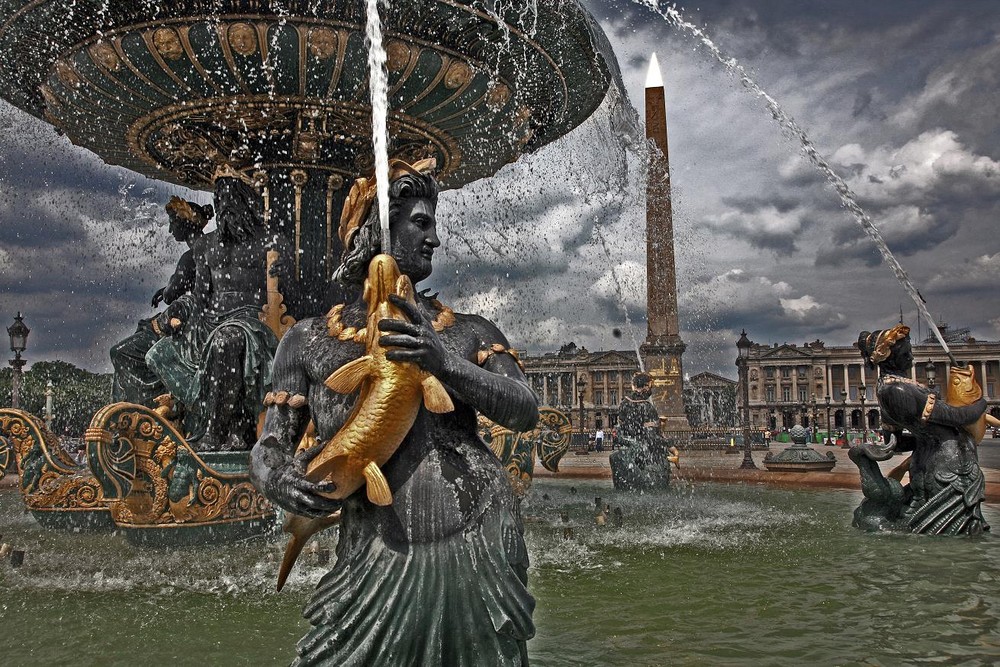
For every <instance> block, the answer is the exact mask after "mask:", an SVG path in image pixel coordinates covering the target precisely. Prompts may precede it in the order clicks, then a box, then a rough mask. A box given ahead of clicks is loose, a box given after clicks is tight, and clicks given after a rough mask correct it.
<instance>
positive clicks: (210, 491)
mask: <svg viewBox="0 0 1000 667" xmlns="http://www.w3.org/2000/svg"><path fill="white" fill-rule="evenodd" d="M87 454H88V460H89V461H90V464H91V467H92V468H93V469H94V473H95V475H96V476H97V478H98V479H99V480H100V481H101V485H102V487H103V488H104V489H105V493H106V494H107V496H108V498H109V499H110V500H111V502H110V504H109V507H110V510H111V516H112V518H113V519H114V521H115V523H116V524H118V525H119V526H122V527H128V528H155V527H163V526H169V525H176V524H184V525H189V526H194V525H211V524H216V523H232V522H237V521H252V520H268V521H269V520H271V519H273V517H274V512H273V510H272V509H271V506H270V504H269V503H268V502H267V500H265V499H264V497H263V496H262V495H261V494H260V493H258V492H257V490H256V489H255V488H254V487H253V485H252V484H251V483H250V480H249V477H248V475H247V463H248V460H247V454H246V453H245V452H242V453H240V452H216V453H204V454H201V455H199V454H197V453H196V452H195V451H194V450H193V449H191V447H190V446H189V445H188V443H187V441H185V440H184V438H183V436H181V434H180V433H179V432H178V431H177V430H176V429H175V427H174V425H173V423H172V422H170V421H168V420H166V419H164V417H163V416H162V415H161V414H159V413H157V412H156V411H153V410H150V409H148V408H146V407H144V406H141V405H133V404H131V403H115V404H113V405H109V406H107V407H105V408H104V409H102V410H101V411H100V412H98V413H97V414H96V415H95V416H94V419H93V421H92V422H91V425H90V428H89V429H87Z"/></svg>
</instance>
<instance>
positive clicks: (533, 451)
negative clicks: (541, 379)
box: [479, 407, 572, 496]
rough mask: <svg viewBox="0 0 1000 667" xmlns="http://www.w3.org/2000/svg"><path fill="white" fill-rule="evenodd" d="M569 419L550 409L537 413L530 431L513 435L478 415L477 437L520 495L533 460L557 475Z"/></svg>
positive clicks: (528, 482)
mask: <svg viewBox="0 0 1000 667" xmlns="http://www.w3.org/2000/svg"><path fill="white" fill-rule="evenodd" d="M571 430H572V427H571V425H570V420H569V417H568V416H567V415H566V414H565V413H563V412H560V411H559V410H556V409H554V408H548V407H543V408H540V409H539V411H538V425H537V426H536V427H535V428H534V429H533V430H531V431H526V432H524V433H517V432H514V431H511V430H510V429H507V428H504V427H503V426H499V425H497V424H494V423H493V422H491V421H490V420H489V419H487V418H486V417H483V416H482V415H480V416H479V435H480V437H482V438H483V440H484V441H485V442H486V444H487V445H489V447H490V449H491V450H492V451H493V453H494V454H496V457H497V458H498V459H500V462H501V463H502V464H503V466H504V468H506V470H507V475H508V476H509V477H510V483H511V486H512V487H513V488H514V492H515V493H516V494H517V495H518V496H524V494H525V493H527V491H528V488H529V487H530V486H531V480H532V477H533V476H534V472H535V457H536V456H537V457H538V459H539V460H540V461H541V462H542V466H543V467H545V469H546V470H549V471H551V472H559V461H560V460H561V459H562V457H563V455H564V454H565V453H566V452H567V451H568V450H569V442H570V432H571Z"/></svg>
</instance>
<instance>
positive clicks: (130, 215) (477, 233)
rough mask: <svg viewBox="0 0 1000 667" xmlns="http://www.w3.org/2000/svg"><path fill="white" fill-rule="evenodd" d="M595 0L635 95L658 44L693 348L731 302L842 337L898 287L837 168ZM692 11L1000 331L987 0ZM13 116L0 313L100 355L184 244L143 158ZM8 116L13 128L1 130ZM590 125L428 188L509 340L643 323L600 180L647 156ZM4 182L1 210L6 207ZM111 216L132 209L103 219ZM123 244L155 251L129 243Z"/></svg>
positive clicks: (629, 223) (141, 311) (711, 339)
mask: <svg viewBox="0 0 1000 667" xmlns="http://www.w3.org/2000/svg"><path fill="white" fill-rule="evenodd" d="M587 5H588V7H589V8H590V9H591V11H592V12H593V13H594V15H595V16H596V17H597V18H598V19H599V20H600V21H602V24H603V25H604V27H605V28H606V29H607V31H608V34H609V38H610V40H611V42H612V44H613V46H614V48H615V50H616V53H617V54H618V56H619V59H620V62H621V64H622V69H623V73H624V75H625V79H626V86H627V89H628V92H629V94H631V96H632V100H633V102H635V103H636V104H637V105H640V109H641V87H642V82H643V80H644V78H645V74H646V68H647V63H648V56H649V53H650V52H652V51H654V50H655V51H656V52H657V53H658V56H659V59H660V63H661V66H662V67H663V72H664V78H665V80H666V84H667V99H668V122H669V123H670V137H671V146H670V148H671V161H672V162H671V167H672V182H673V185H674V194H675V199H674V209H675V237H676V238H675V243H676V246H677V249H678V250H677V252H678V271H679V276H678V279H679V283H680V290H681V313H680V316H681V325H682V328H683V331H682V335H683V336H684V338H685V340H686V341H687V342H688V344H689V349H688V352H687V353H686V355H685V356H686V359H688V358H690V359H696V360H697V363H699V364H704V367H707V368H709V369H714V370H718V371H721V372H723V373H725V374H727V375H730V376H732V375H733V364H732V359H733V355H734V348H733V343H734V341H735V339H736V337H737V336H738V331H739V329H740V328H741V327H743V326H745V327H747V329H748V332H750V333H751V337H752V338H753V339H754V340H757V341H760V342H764V341H774V342H784V341H788V342H798V343H802V342H804V341H805V340H812V339H815V338H816V337H819V336H821V337H824V338H826V339H827V343H828V344H841V345H843V344H850V343H851V342H852V341H853V340H854V339H855V338H856V334H857V328H858V327H857V325H856V323H858V322H861V323H868V322H875V323H879V322H884V321H885V320H886V317H887V313H888V314H889V315H891V314H892V312H891V311H896V310H897V309H898V305H899V303H900V302H903V303H904V305H905V301H904V300H905V295H902V294H901V291H900V290H899V288H898V287H897V286H896V285H895V283H894V280H893V278H892V277H891V275H890V274H889V272H888V270H887V269H886V267H884V266H882V265H881V264H880V259H879V256H878V255H877V254H876V253H875V251H874V250H873V246H872V244H871V241H870V240H869V239H868V238H867V237H866V236H865V235H864V233H863V232H862V231H861V229H860V227H859V226H858V225H857V224H856V223H855V222H854V221H853V219H852V218H851V217H850V215H849V214H848V213H847V212H845V210H844V209H843V208H842V206H841V203H840V201H839V199H838V198H837V196H836V194H835V193H834V192H833V190H832V188H831V187H830V185H829V184H827V183H826V182H825V179H824V178H823V177H822V176H821V175H820V173H819V172H818V171H817V170H816V169H815V168H813V167H811V166H810V165H808V164H807V163H806V161H805V159H804V158H802V157H801V156H800V154H799V146H798V144H797V142H796V140H795V139H794V138H791V137H790V136H789V135H788V134H787V133H783V132H782V131H781V130H780V129H779V128H778V127H777V126H776V125H775V124H774V123H773V121H772V120H771V118H770V114H769V113H768V111H767V110H766V108H765V107H764V106H763V104H761V103H760V101H759V100H757V99H755V98H754V97H752V96H751V95H749V94H747V93H746V92H745V91H744V90H743V89H742V88H741V86H740V85H739V82H738V80H736V79H734V78H733V77H732V76H729V75H727V74H726V73H725V71H724V70H723V68H722V67H721V66H720V65H718V64H717V63H714V62H713V61H711V60H710V59H709V58H707V57H706V55H705V51H704V49H702V48H700V47H699V46H698V44H697V42H696V41H694V40H693V39H691V38H690V37H689V36H687V35H685V34H683V33H682V32H680V31H678V30H676V29H675V28H672V27H670V26H668V25H667V24H666V23H665V22H664V21H662V19H661V18H660V17H658V16H656V15H655V14H654V13H653V12H652V11H651V10H649V9H648V8H646V7H643V6H640V5H639V4H638V3H635V2H622V1H620V0H618V1H608V0H588V2H587ZM684 12H685V16H686V18H687V19H688V20H690V21H692V22H693V23H695V24H697V25H699V26H702V27H704V28H705V30H706V31H707V32H708V34H709V36H710V37H711V38H712V39H713V40H715V41H716V42H717V43H718V44H719V45H720V47H721V48H722V49H723V51H724V52H725V53H726V54H727V55H729V56H733V57H736V58H738V59H739V60H740V62H741V63H742V64H744V65H745V66H746V67H747V69H748V70H749V71H750V73H751V74H752V75H753V76H754V78H755V79H757V80H758V81H759V82H760V83H761V85H762V86H763V87H764V88H765V89H766V90H768V92H769V93H771V94H772V95H773V96H774V97H775V98H776V99H777V100H778V102H779V103H780V104H781V105H782V106H783V107H784V108H785V109H786V110H787V111H788V112H789V113H790V114H791V115H792V116H794V117H795V118H796V120H797V121H798V122H799V123H800V125H801V126H802V127H804V128H805V129H806V131H807V132H808V133H809V135H810V137H811V138H812V139H813V140H814V141H815V143H816V146H817V148H818V150H819V151H820V152H821V154H823V155H824V156H826V157H828V158H831V159H832V158H833V156H839V159H838V160H837V161H832V162H831V163H832V164H834V167H835V169H836V170H837V171H838V173H840V174H841V175H842V176H843V177H844V178H846V179H847V180H848V183H849V185H850V186H851V187H852V188H853V189H854V190H855V191H856V192H857V194H858V197H859V201H860V202H861V203H862V205H863V206H864V207H865V209H866V210H867V211H868V212H869V214H870V215H871V217H872V219H874V220H875V221H876V224H878V225H879V226H880V228H881V229H882V231H883V234H884V235H885V237H886V239H887V240H888V242H889V244H890V247H892V249H893V251H894V252H896V253H897V254H898V255H899V256H900V257H901V258H902V260H904V268H906V269H907V270H908V271H909V272H910V274H911V276H912V277H913V278H914V280H915V281H916V282H917V283H918V286H920V287H921V290H922V293H923V294H924V295H925V296H926V297H927V298H928V299H929V300H931V301H932V304H931V305H932V309H941V310H943V311H944V312H942V314H943V315H945V317H946V319H948V320H949V321H951V322H954V323H956V324H962V325H965V326H971V327H972V328H973V331H974V333H975V334H976V335H977V337H979V338H984V339H989V338H997V337H998V336H1000V328H997V324H995V323H992V322H991V318H993V317H995V316H994V314H993V313H995V312H996V311H998V310H1000V308H998V307H997V301H998V300H997V297H996V296H995V295H994V294H993V291H991V290H990V285H992V284H995V282H996V280H1000V275H997V272H996V269H995V268H994V267H995V265H996V263H997V261H996V260H995V258H996V257H998V256H1000V237H998V235H997V234H996V233H995V223H996V220H997V218H998V214H1000V211H998V210H997V209H998V204H997V192H998V188H997V186H996V183H995V182H996V179H995V178H992V177H991V176H989V173H990V169H991V168H992V167H991V162H995V161H997V160H1000V132H998V122H1000V121H998V119H997V115H996V109H997V108H1000V80H998V76H1000V65H998V64H997V63H998V62H1000V40H998V38H997V35H998V34H1000V16H998V12H997V11H996V4H995V3H994V2H992V1H990V2H962V3H944V2H931V1H915V2H871V1H870V0H865V1H863V2H861V1H855V0H852V1H842V2H837V3H802V2H797V1H792V0H785V1H780V2H779V1H777V0H773V1H767V0H765V1H757V2H754V3H746V2H741V1H737V0H731V1H730V0H703V1H702V2H700V3H698V7H690V8H688V9H686V10H684ZM6 117H9V118H12V119H13V122H11V121H6V124H5V118H6ZM6 117H5V115H4V110H3V106H2V103H0V127H2V128H4V130H3V132H0V134H3V135H4V136H3V137H0V212H2V213H0V251H2V252H0V262H3V264H2V267H3V268H2V270H0V316H2V317H7V315H6V313H7V312H8V311H9V310H13V309H15V308H21V309H22V310H25V311H29V310H30V311H31V312H32V313H33V314H32V315H31V319H30V320H29V322H30V323H31V324H32V326H33V331H34V333H33V334H32V336H33V340H32V346H33V349H34V350H35V351H36V352H37V353H38V354H42V351H43V350H45V351H52V353H53V356H60V355H61V356H63V357H64V358H70V359H73V360H79V361H81V362H84V363H85V364H86V365H88V366H90V367H94V368H106V366H107V360H106V354H107V353H106V349H107V347H108V346H109V345H110V344H111V343H113V342H114V340H115V339H117V338H119V337H121V336H123V335H125V334H126V333H129V332H130V331H131V330H132V329H133V328H134V320H136V319H138V317H139V316H144V315H148V314H149V313H150V312H151V311H150V309H149V307H148V303H147V302H148V298H149V295H150V294H151V292H152V291H153V290H155V289H156V287H158V286H159V282H160V281H162V279H163V277H164V276H163V274H164V272H165V271H166V270H168V269H164V268H163V266H166V265H169V264H170V262H171V261H172V260H173V259H175V258H176V256H177V255H178V254H179V253H180V250H181V249H180V248H179V247H177V246H175V245H173V244H172V243H171V242H169V241H168V240H166V239H165V236H164V234H163V229H162V226H160V225H157V224H155V223H153V222H149V221H148V217H147V218H146V222H135V220H136V219H137V218H138V217H141V216H142V215H144V213H143V211H138V209H139V208H140V204H141V200H143V199H148V200H150V201H153V202H155V203H156V205H157V206H158V207H160V206H162V204H163V203H164V202H165V201H166V198H167V196H168V195H169V194H171V193H172V190H171V189H170V188H167V187H164V186H161V187H158V188H156V189H155V190H154V191H152V192H151V193H150V194H148V195H142V192H143V191H144V190H145V189H146V188H147V187H148V186H149V185H150V183H149V182H148V181H146V180H145V179H141V178H140V177H137V176H135V175H129V174H127V172H123V171H122V170H116V169H112V168H109V167H106V166H104V165H101V164H100V162H99V160H97V159H96V158H95V157H94V156H92V155H90V154H89V153H86V152H84V151H81V150H79V149H76V148H73V147H70V146H69V144H68V142H67V141H66V140H65V139H64V138H61V137H58V136H57V135H56V134H55V133H54V132H53V131H52V130H51V128H48V126H46V125H45V124H44V123H41V122H40V121H37V120H35V119H31V118H28V117H26V116H25V115H24V114H22V113H20V112H13V113H10V114H8V116H6ZM21 127H27V128H28V130H26V131H24V132H21V131H20V130H18V132H19V134H18V135H17V136H16V137H14V136H13V135H12V133H11V132H12V128H21ZM601 127H606V126H601ZM925 133H930V134H929V135H928V136H927V137H925V138H923V139H921V135H922V134H925ZM947 133H950V134H947ZM584 134H585V136H584V137H583V138H581V139H578V140H575V142H574V141H573V140H571V137H570V138H567V139H570V141H567V142H557V144H560V145H553V146H552V147H551V148H552V149H553V150H552V151H549V152H550V153H553V152H554V153H556V154H557V156H556V157H552V158H551V159H545V156H528V157H527V158H524V159H523V160H522V161H521V162H519V163H518V164H516V165H511V166H509V167H508V168H507V169H506V171H505V172H501V174H500V175H499V176H498V178H496V179H491V181H490V182H486V183H480V184H474V185H473V187H470V188H467V189H465V190H463V191H462V192H460V193H446V194H445V195H443V196H442V201H441V208H440V211H439V213H440V217H441V220H442V224H444V225H445V226H447V227H448V230H447V231H446V232H445V233H443V235H442V240H443V241H444V243H445V247H443V248H442V249H440V250H439V251H438V253H437V255H436V257H435V267H436V272H435V276H434V277H433V278H432V281H430V282H432V283H434V286H435V287H436V288H437V289H441V290H442V291H443V294H442V297H443V298H445V299H446V300H450V299H455V301H456V303H455V305H456V307H458V306H461V307H466V308H469V309H470V310H477V311H481V312H484V313H487V314H488V315H490V316H495V317H496V318H497V319H498V320H499V319H502V318H505V319H502V328H503V329H504V331H505V332H506V333H507V334H508V336H509V337H510V338H511V340H512V341H515V340H520V341H524V344H525V345H527V346H535V349H539V350H541V349H552V348H553V346H558V344H560V343H562V342H566V341H567V340H576V341H577V343H578V344H581V345H586V346H587V347H588V348H589V349H598V348H600V347H601V346H602V345H603V346H607V347H618V348H620V347H622V346H623V344H624V345H626V346H627V344H628V336H626V337H625V338H623V339H621V340H618V339H611V338H608V336H609V333H608V332H609V331H610V329H611V328H613V327H615V326H623V321H624V315H623V313H622V308H623V307H625V308H626V309H628V310H629V312H630V317H631V319H632V320H633V323H634V324H635V327H634V328H635V329H636V330H637V331H638V332H639V334H637V335H638V336H639V338H641V337H642V335H643V334H644V327H645V322H644V317H645V312H644V311H645V308H644V299H645V284H644V282H643V281H642V280H641V276H640V274H641V270H640V269H641V267H642V266H643V265H644V263H645V248H644V245H643V233H642V218H641V215H642V213H641V210H642V206H641V201H640V202H638V203H636V202H630V203H629V208H628V211H629V213H628V215H627V216H626V217H625V219H619V217H618V214H617V212H616V211H615V210H613V209H615V206H616V204H615V202H614V199H613V197H609V196H608V194H607V193H608V192H609V191H611V190H612V189H613V188H614V187H619V186H620V185H621V184H620V183H618V179H621V180H624V181H628V182H629V187H631V188H633V190H634V191H635V192H636V193H638V194H639V195H641V176H640V175H637V174H636V173H634V172H633V173H630V174H628V175H627V176H623V175H622V172H621V169H620V168H619V166H620V165H618V164H616V162H615V161H616V159H617V158H613V159H612V158H607V159H601V158H600V157H599V156H600V155H602V154H604V153H612V152H614V151H613V149H611V148H609V147H608V145H609V144H611V143H614V142H616V141H618V140H619V139H618V137H617V135H616V134H614V133H613V132H610V131H605V130H600V129H599V130H595V131H590V132H585V133H584ZM850 146H856V147H857V148H850V149H849V150H848V149H846V148H845V147H850ZM545 150H548V149H545ZM538 158H542V159H538ZM591 162H592V163H593V166H588V164H590V163H591ZM525 164H528V165H531V167H530V168H526V167H524V165H525ZM930 164H937V167H935V168H931V167H928V166H927V165H930ZM129 185H131V186H132V188H131V190H128V192H127V193H126V195H125V196H123V195H122V194H121V193H120V189H121V188H122V187H123V186H129ZM53 192H56V193H59V195H58V196H59V197H62V199H61V200H60V199H58V198H56V197H54V195H53V194H52V193H53ZM74 193H75V194H74ZM123 200H124V201H125V204H124V205H122V201H123ZM54 202H61V204H54ZM9 206H14V207H15V209H16V212H15V213H12V214H10V215H8V214H7V212H6V208H7V207H9ZM137 211H138V214H137ZM609 211H610V212H609ZM156 215H158V216H162V209H160V210H159V211H157V212H156ZM629 216H631V217H629ZM159 219H160V221H161V222H162V217H160V218H159ZM595 224H596V225H599V226H600V227H599V228H600V229H602V230H604V233H605V234H606V237H607V242H608V244H609V251H608V253H605V251H604V249H603V248H602V247H601V245H600V244H599V243H598V242H597V237H596V235H595V233H594V227H595ZM121 229H131V230H132V231H133V232H134V233H133V234H132V235H131V236H128V237H127V238H118V237H116V234H115V233H114V230H121ZM32 232H35V233H34V234H32ZM158 247H159V249H157V248H158ZM130 248H131V249H132V251H131V252H130V251H129V249H130ZM608 254H610V255H611V257H610V259H609V258H608V256H607V255H608ZM135 256H139V257H141V256H151V257H152V256H158V257H159V259H158V260H156V261H152V260H150V261H148V262H147V265H143V262H141V261H136V259H135ZM15 257H16V260H17V266H12V263H13V262H14V260H15ZM984 258H985V259H984ZM150 264H151V265H150ZM960 266H968V267H971V270H972V272H973V274H974V275H975V279H974V280H973V279H970V278H969V276H968V274H967V273H963V272H962V271H960V270H958V269H957V268H956V267H960ZM734 269H739V271H734ZM963 275H964V276H965V278H964V279H963ZM612 276H617V277H618V278H619V279H620V281H621V282H622V283H623V290H622V293H619V287H618V286H616V285H615V284H614V281H613V280H612V279H611V278H612ZM449 303H451V302H450V301H449ZM911 310H912V309H911V308H907V312H908V313H909V312H910V311H911ZM907 317H909V314H907ZM734 332H735V334H734ZM36 336H37V337H36ZM46 341H47V342H46ZM602 341H603V342H602ZM546 346H548V347H546ZM685 368H686V370H688V371H690V372H692V373H694V372H698V371H700V370H702V369H703V368H699V367H692V366H691V364H690V363H688V362H687V361H686V363H685Z"/></svg>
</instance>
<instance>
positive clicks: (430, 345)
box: [379, 296, 538, 431]
mask: <svg viewBox="0 0 1000 667" xmlns="http://www.w3.org/2000/svg"><path fill="white" fill-rule="evenodd" d="M389 298H390V299H392V301H393V303H395V304H396V305H397V306H399V307H400V308H401V309H403V310H404V311H405V312H406V313H407V315H408V316H409V318H410V322H409V323H408V322H401V321H399V320H382V321H381V322H379V329H380V330H381V331H383V332H387V334H388V335H384V336H382V337H381V338H380V339H379V342H380V344H381V345H383V346H386V347H396V348H398V349H394V350H390V351H389V352H388V353H387V354H386V357H387V358H389V359H392V360H393V361H412V362H414V363H416V364H417V365H419V366H420V367H421V368H423V369H424V370H426V371H427V372H429V373H431V374H432V375H434V376H435V377H437V378H438V379H439V380H441V381H442V382H443V383H445V384H446V385H447V386H448V388H449V389H451V390H452V391H453V392H454V393H455V394H456V395H457V396H458V397H459V398H460V399H461V400H462V401H463V402H465V403H467V404H469V405H471V406H472V407H474V408H475V409H476V410H478V411H479V412H481V413H482V414H483V415H485V416H486V417H487V418H488V419H490V420H492V421H494V422H496V423H497V424H499V425H501V426H504V427H506V428H509V429H511V430H512V431H530V430H531V429H533V428H534V427H535V424H537V423H538V399H537V398H536V397H535V392H533V391H532V390H531V388H530V387H529V386H528V382H527V380H526V379H525V377H524V373H523V372H522V371H521V368H520V365H519V364H518V361H517V359H516V358H515V357H514V356H513V355H512V354H511V353H510V352H508V351H506V350H508V349H509V343H508V342H507V339H506V338H505V337H504V336H503V334H502V333H500V330H499V329H497V328H496V326H494V325H493V324H492V323H491V322H489V321H487V320H485V319H483V318H481V317H474V316H463V317H462V320H461V321H460V322H458V323H456V325H455V326H462V327H468V328H469V329H470V331H469V335H474V336H477V337H478V338H479V343H480V349H481V350H482V351H483V353H484V357H485V358H484V359H483V361H482V365H477V364H475V363H473V362H472V361H469V360H468V359H466V358H464V357H462V356H459V355H458V354H455V353H453V352H449V351H448V350H447V349H445V347H444V344H443V342H442V341H441V337H440V336H438V334H437V332H435V331H434V329H433V327H432V326H431V323H430V321H429V320H428V319H427V317H426V316H425V315H424V314H423V313H422V312H421V311H420V310H419V309H418V308H416V307H415V306H413V305H411V304H409V303H408V302H406V301H404V300H403V299H399V298H398V297H395V296H390V297H389ZM494 345H496V346H498V347H501V348H503V350H505V351H504V352H496V351H494V350H493V346H494Z"/></svg>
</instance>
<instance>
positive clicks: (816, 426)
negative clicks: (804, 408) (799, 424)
mask: <svg viewBox="0 0 1000 667" xmlns="http://www.w3.org/2000/svg"><path fill="white" fill-rule="evenodd" d="M812 408H813V411H812V417H811V418H810V419H811V420H812V427H813V430H812V434H813V437H812V441H813V442H816V434H817V433H818V432H819V419H817V417H816V394H815V393H813V395H812ZM810 444H812V443H810Z"/></svg>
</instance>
